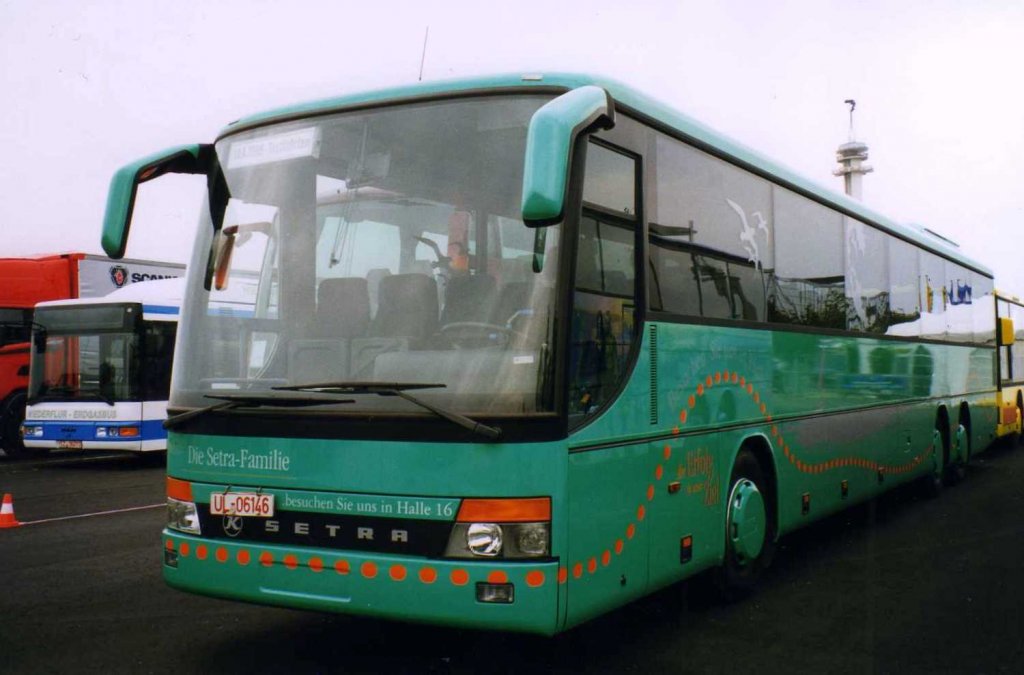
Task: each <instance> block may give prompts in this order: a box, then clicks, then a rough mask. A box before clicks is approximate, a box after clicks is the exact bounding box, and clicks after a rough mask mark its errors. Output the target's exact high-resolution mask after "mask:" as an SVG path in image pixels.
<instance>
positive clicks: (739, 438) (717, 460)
mask: <svg viewBox="0 0 1024 675" xmlns="http://www.w3.org/2000/svg"><path fill="white" fill-rule="evenodd" d="M651 325H655V326H656V327H657V328H656V329H657V331H658V373H657V376H656V377H657V382H658V384H659V387H658V393H657V396H656V402H655V407H656V410H655V417H656V419H657V422H656V423H654V424H651V423H649V420H650V419H651V412H652V411H651V406H652V397H651V388H650V383H651V374H650V370H649V368H650V342H649V334H650V327H651ZM644 336H645V340H644V345H643V348H642V349H641V350H640V355H639V358H638V360H637V363H636V365H635V367H634V370H633V372H632V374H631V377H630V379H629V381H628V382H627V384H626V386H625V387H624V389H623V391H622V393H621V395H620V397H619V398H618V399H616V400H615V401H614V402H613V403H612V404H611V405H610V406H609V407H608V408H607V409H606V410H605V411H603V412H602V413H600V414H599V415H598V416H597V418H596V419H593V420H592V421H590V422H589V423H588V424H587V425H586V426H585V427H583V428H581V429H580V430H579V431H577V432H576V433H575V434H574V435H573V436H572V438H571V439H570V457H569V475H568V479H569V484H568V499H567V502H568V505H569V512H568V514H567V516H568V519H569V524H568V527H567V528H564V529H567V530H568V531H569V532H570V533H571V534H570V541H569V557H568V559H567V560H565V561H564V563H563V564H564V565H565V566H566V567H567V569H568V571H569V574H568V584H569V589H568V592H569V603H568V608H567V625H574V624H577V623H580V622H582V621H585V620H587V619H589V618H592V617H594V616H596V615H598V614H600V613H602V612H603V611H606V610H607V609H609V608H611V607H614V606H617V605H620V604H622V603H623V602H625V601H627V600H630V599H633V598H635V597H638V596H641V595H644V594H646V593H649V592H651V591H653V590H655V589H657V588H660V587H663V586H665V585H668V584H670V583H673V582H675V581H678V580H680V579H682V578H684V577H686V576H690V575H692V574H694V573H696V572H698V571H701V570H703V569H706V568H708V567H711V566H715V565H718V564H720V563H721V561H722V558H723V554H724V551H725V499H726V495H727V491H728V487H729V479H730V473H731V470H732V465H733V462H734V461H735V457H736V454H737V453H738V451H739V449H740V448H741V447H742V446H743V444H744V443H747V442H750V441H752V440H754V441H756V442H760V443H761V444H763V446H764V447H766V448H768V450H769V452H770V458H771V459H770V461H771V463H772V471H771V473H772V474H774V475H775V476H776V477H777V481H778V483H777V485H778V494H779V495H780V498H779V500H778V525H779V533H780V534H781V533H785V532H789V531H792V530H794V529H796V528H798V527H801V526H803V525H805V524H807V523H809V522H811V521H812V520H816V519H818V518H821V517H824V516H826V515H828V514H831V513H834V512H836V511H838V510H840V509H842V508H845V507H847V506H849V505H851V504H854V503H856V502H860V501H864V500H866V499H869V498H871V497H873V496H875V495H877V494H879V493H880V492H882V491H883V490H887V489H889V488H891V487H892V486H893V485H896V484H898V483H903V482H907V481H910V480H912V479H915V478H918V477H922V476H926V475H928V474H929V473H930V472H933V471H935V470H936V462H938V468H941V466H942V457H941V448H940V449H938V453H937V452H936V449H935V448H934V447H933V430H934V426H935V421H936V411H937V410H938V408H939V407H940V406H946V408H947V410H948V414H949V418H950V421H951V434H952V435H951V438H955V429H956V427H957V426H958V414H959V413H958V411H959V406H960V404H961V403H962V402H963V403H967V404H968V405H969V408H970V415H971V426H972V444H973V447H974V448H975V449H976V450H975V451H977V449H980V448H983V447H984V446H985V445H986V444H987V443H988V442H989V441H990V440H991V439H992V430H993V429H994V428H995V423H996V413H997V409H996V407H995V398H994V392H993V391H992V387H993V377H994V370H993V368H994V358H995V354H994V351H993V350H992V349H991V348H987V347H983V346H978V347H970V346H959V345H940V344H928V345H915V344H911V343H906V342H902V341H892V340H879V339H872V338H866V337H865V338H855V337H846V336H843V337H837V336H831V335H815V334H811V333H798V332H781V331H767V330H764V331H757V330H746V329H739V328H727V327H712V326H700V325H685V324H667V323H661V324H648V326H647V327H645V332H644ZM922 350H923V351H922ZM883 354H885V355H887V357H888V358H883V357H882V355H883ZM915 354H916V355H917V357H918V358H917V360H916V361H915V360H914V356H915ZM922 354H927V355H928V357H929V358H925V356H923V355H922ZM872 366H874V367H875V368H876V370H877V369H879V368H880V367H881V368H883V369H885V370H886V371H887V372H881V373H880V372H871V368H872ZM645 439H646V440H645ZM609 446H611V447H609ZM956 452H957V450H956V448H955V447H954V448H951V449H950V453H951V455H953V456H954V457H955V455H956ZM880 476H881V478H880ZM843 481H846V483H847V491H846V494H845V496H844V494H843V491H842V483H843ZM676 482H677V483H678V488H677V489H675V490H672V489H670V484H672V483H676ZM804 493H808V494H809V495H810V498H811V508H810V511H809V512H808V513H804V512H803V509H802V501H801V498H802V495H803V494H804ZM686 537H690V538H691V540H692V557H691V558H690V559H689V560H688V561H687V562H681V560H682V558H681V554H680V553H681V551H680V549H681V544H682V540H683V539H684V538H686ZM619 551H621V553H620V552H619ZM609 553H610V555H609ZM606 560H607V561H610V562H609V563H607V564H606V563H605V561H606ZM595 567H596V572H594V573H591V572H590V570H591V569H594V568H595Z"/></svg>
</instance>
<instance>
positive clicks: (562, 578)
mask: <svg viewBox="0 0 1024 675" xmlns="http://www.w3.org/2000/svg"><path fill="white" fill-rule="evenodd" d="M568 580H569V568H567V567H559V568H558V583H560V584H564V583H565V582H566V581H568Z"/></svg>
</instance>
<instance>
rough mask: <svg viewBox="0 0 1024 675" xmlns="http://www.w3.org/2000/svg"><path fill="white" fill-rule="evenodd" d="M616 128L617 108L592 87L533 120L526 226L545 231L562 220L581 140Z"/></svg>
mask: <svg viewBox="0 0 1024 675" xmlns="http://www.w3.org/2000/svg"><path fill="white" fill-rule="evenodd" d="M613 126H615V105H614V103H613V102H612V97H611V96H609V95H608V92H606V91H605V90H604V89H602V88H601V87H598V86H594V85H587V86H585V87H579V88H577V89H573V90H572V91H570V92H567V93H565V94H562V95H561V96H559V97H558V98H556V99H554V100H551V101H549V102H548V103H546V104H544V105H543V106H541V108H540V109H539V110H537V112H535V113H534V114H533V117H532V118H531V119H530V126H529V128H528V129H527V133H526V157H525V161H524V163H523V201H522V208H523V214H522V215H523V222H524V223H526V226H527V227H544V226H546V225H552V224H554V223H557V222H559V221H561V220H562V218H563V217H564V216H565V202H566V197H567V188H568V182H569V168H570V167H571V166H572V153H573V148H574V147H575V146H576V140H577V139H578V138H579V137H580V136H581V135H582V134H586V133H589V132H590V131H593V130H594V129H597V128H600V129H610V128H612V127H613Z"/></svg>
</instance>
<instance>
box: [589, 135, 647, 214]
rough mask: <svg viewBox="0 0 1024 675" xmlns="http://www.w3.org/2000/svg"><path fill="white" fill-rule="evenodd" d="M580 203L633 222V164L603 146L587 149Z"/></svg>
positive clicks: (634, 164)
mask: <svg viewBox="0 0 1024 675" xmlns="http://www.w3.org/2000/svg"><path fill="white" fill-rule="evenodd" d="M583 201H585V202H587V203H589V204H592V205H594V206H599V207H601V208H604V209H608V210H609V211H611V212H612V213H616V214H619V215H622V216H625V217H628V218H629V219H630V220H635V219H636V161H635V160H634V159H632V158H631V157H628V156H626V155H623V154H622V153H619V152H615V151H614V150H610V149H608V148H606V147H604V146H603V145H599V144H597V143H591V144H590V146H589V147H588V148H587V178H586V181H585V182H584V183H583Z"/></svg>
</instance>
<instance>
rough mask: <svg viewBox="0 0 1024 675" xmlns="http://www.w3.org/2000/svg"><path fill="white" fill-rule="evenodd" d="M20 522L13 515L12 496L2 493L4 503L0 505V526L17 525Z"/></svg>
mask: <svg viewBox="0 0 1024 675" xmlns="http://www.w3.org/2000/svg"><path fill="white" fill-rule="evenodd" d="M19 525H21V523H19V522H18V519H17V518H15V517H14V498H13V497H11V495H10V493H4V505H3V506H0V528H5V527H18V526H19Z"/></svg>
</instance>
